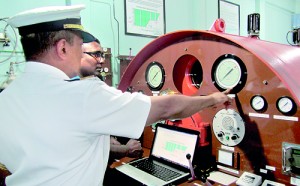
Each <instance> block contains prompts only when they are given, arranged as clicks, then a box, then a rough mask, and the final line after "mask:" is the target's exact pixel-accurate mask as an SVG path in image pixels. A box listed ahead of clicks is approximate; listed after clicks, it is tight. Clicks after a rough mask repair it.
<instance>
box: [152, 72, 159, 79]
mask: <svg viewBox="0 0 300 186" xmlns="http://www.w3.org/2000/svg"><path fill="white" fill-rule="evenodd" d="M157 74H158V72H156V74H155V75H154V77H153V78H152V79H151V81H152V80H153V79H154V78H155V77H156V76H157Z"/></svg>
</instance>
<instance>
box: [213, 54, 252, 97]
mask: <svg viewBox="0 0 300 186" xmlns="http://www.w3.org/2000/svg"><path fill="white" fill-rule="evenodd" d="M212 79H213V83H215V85H216V87H217V88H218V89H219V90H226V89H233V90H234V91H233V92H232V93H237V92H238V91H240V90H241V89H242V88H243V86H244V85H245V83H246V79H247V71H246V67H245V65H244V63H243V62H242V60H241V59H240V58H238V57H237V56H234V55H232V54H225V55H223V56H220V57H219V58H218V59H217V60H216V62H215V63H214V66H213V68H212Z"/></svg>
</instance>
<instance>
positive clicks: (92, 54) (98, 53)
mask: <svg viewBox="0 0 300 186" xmlns="http://www.w3.org/2000/svg"><path fill="white" fill-rule="evenodd" d="M83 53H85V54H88V55H90V56H92V57H94V58H99V57H101V58H105V55H104V52H102V51H95V52H83Z"/></svg>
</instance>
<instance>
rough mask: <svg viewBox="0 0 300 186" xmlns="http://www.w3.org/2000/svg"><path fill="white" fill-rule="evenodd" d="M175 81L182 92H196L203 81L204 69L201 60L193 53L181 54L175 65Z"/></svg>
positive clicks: (185, 93)
mask: <svg viewBox="0 0 300 186" xmlns="http://www.w3.org/2000/svg"><path fill="white" fill-rule="evenodd" d="M173 81H174V84H175V86H176V88H177V90H178V91H179V92H180V93H182V94H184V95H192V94H194V93H196V92H197V90H198V89H199V88H200V86H201V84H202V81H203V69H202V66H201V63H200V62H199V60H198V59H197V58H196V57H194V56H192V55H183V56H181V57H180V58H179V59H178V60H177V61H176V63H175V65H174V69H173Z"/></svg>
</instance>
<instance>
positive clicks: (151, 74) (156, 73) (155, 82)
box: [145, 61, 165, 90]
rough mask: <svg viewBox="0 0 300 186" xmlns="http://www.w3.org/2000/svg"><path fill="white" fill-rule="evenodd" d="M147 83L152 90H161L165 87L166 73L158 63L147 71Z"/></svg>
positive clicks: (152, 64) (151, 65) (150, 66)
mask: <svg viewBox="0 0 300 186" xmlns="http://www.w3.org/2000/svg"><path fill="white" fill-rule="evenodd" d="M145 78H146V82H147V84H148V86H149V88H150V89H151V90H160V89H161V88H162V86H163V85H164V81H165V71H164V68H163V66H162V65H161V64H160V63H158V62H155V61H154V62H152V63H150V64H149V65H148V66H147V69H146V77H145Z"/></svg>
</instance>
